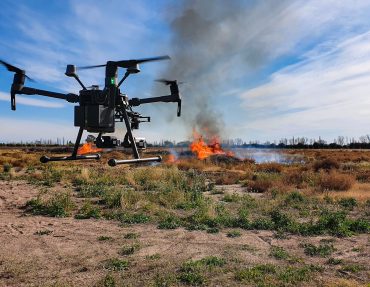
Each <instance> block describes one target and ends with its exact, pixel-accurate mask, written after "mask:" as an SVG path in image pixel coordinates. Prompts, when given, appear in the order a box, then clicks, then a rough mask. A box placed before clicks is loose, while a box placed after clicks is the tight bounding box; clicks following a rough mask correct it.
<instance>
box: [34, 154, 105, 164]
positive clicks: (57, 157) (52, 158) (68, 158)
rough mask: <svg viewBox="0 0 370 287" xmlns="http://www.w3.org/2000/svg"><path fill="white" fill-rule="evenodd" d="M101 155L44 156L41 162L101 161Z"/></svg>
mask: <svg viewBox="0 0 370 287" xmlns="http://www.w3.org/2000/svg"><path fill="white" fill-rule="evenodd" d="M100 157H101V155H100V154H98V153H97V154H89V155H76V156H52V157H48V156H45V155H44V156H42V157H41V158H40V161H41V162H42V163H47V162H49V161H67V160H82V159H100Z"/></svg>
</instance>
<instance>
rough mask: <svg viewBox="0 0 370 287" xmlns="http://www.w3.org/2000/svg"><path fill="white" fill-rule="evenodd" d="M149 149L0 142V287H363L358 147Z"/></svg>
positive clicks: (363, 159) (365, 172)
mask: <svg viewBox="0 0 370 287" xmlns="http://www.w3.org/2000/svg"><path fill="white" fill-rule="evenodd" d="M156 152H160V153H162V154H163V157H164V163H162V164H160V165H144V166H139V167H135V166H118V167H115V168H111V167H109V166H108V165H107V164H106V162H107V160H108V159H109V158H111V157H114V156H121V157H125V156H123V155H122V154H120V153H118V152H110V153H106V154H103V159H102V160H101V161H100V162H96V161H85V162H60V163H48V164H41V163H39V161H38V158H39V157H40V155H41V154H42V153H43V152H42V151H37V150H36V151H35V150H26V149H23V150H21V149H0V208H1V213H0V246H1V248H0V286H55V287H56V286H58V287H59V286H106V287H111V286H200V285H205V286H370V285H369V283H370V265H369V262H370V238H369V233H370V151H368V150H361V151H360V150H284V151H282V150H277V151H273V153H274V154H275V155H276V157H277V158H298V159H299V160H293V161H291V162H290V164H286V163H282V162H284V161H281V162H280V163H279V162H271V163H256V162H254V161H253V160H244V161H237V160H234V159H233V158H228V157H225V156H220V157H212V158H207V159H206V160H198V159H196V158H194V157H192V156H187V157H184V158H180V159H178V160H174V159H173V158H172V157H171V155H169V153H168V152H167V151H166V150H159V151H157V150H148V151H147V152H146V153H148V154H150V155H152V154H156Z"/></svg>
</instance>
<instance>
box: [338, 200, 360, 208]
mask: <svg viewBox="0 0 370 287" xmlns="http://www.w3.org/2000/svg"><path fill="white" fill-rule="evenodd" d="M338 203H339V205H341V206H343V207H344V208H345V209H348V210H353V208H354V207H356V206H357V200H356V199H355V198H353V197H349V198H342V199H340V200H339V202H338Z"/></svg>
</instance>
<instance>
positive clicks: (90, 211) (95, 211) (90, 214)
mask: <svg viewBox="0 0 370 287" xmlns="http://www.w3.org/2000/svg"><path fill="white" fill-rule="evenodd" d="M100 217H101V212H100V209H99V207H97V206H94V205H93V204H92V203H91V202H90V201H87V202H85V204H84V205H83V206H82V207H81V209H80V210H79V212H78V213H77V214H76V215H75V218H76V219H89V218H96V219H97V218H100Z"/></svg>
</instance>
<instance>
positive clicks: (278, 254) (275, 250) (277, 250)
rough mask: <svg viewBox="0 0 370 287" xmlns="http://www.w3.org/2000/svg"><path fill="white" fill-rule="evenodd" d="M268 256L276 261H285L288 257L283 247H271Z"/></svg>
mask: <svg viewBox="0 0 370 287" xmlns="http://www.w3.org/2000/svg"><path fill="white" fill-rule="evenodd" d="M270 256H272V257H274V258H276V259H279V260H282V259H284V260H285V259H288V258H289V257H290V256H289V253H288V252H287V251H286V250H285V249H284V248H283V247H280V246H271V250H270Z"/></svg>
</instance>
